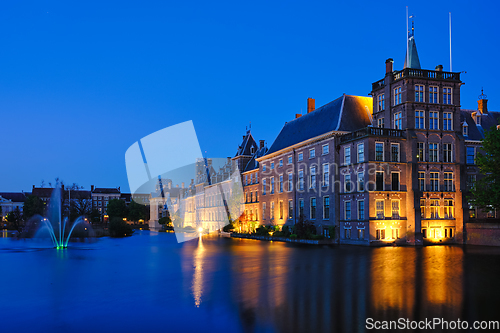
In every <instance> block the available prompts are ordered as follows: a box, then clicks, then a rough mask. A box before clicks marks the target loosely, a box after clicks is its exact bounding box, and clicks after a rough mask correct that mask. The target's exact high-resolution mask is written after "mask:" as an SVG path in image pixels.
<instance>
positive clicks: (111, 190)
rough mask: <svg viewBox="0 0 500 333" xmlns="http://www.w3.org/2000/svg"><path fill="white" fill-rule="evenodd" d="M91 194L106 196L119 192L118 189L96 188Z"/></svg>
mask: <svg viewBox="0 0 500 333" xmlns="http://www.w3.org/2000/svg"><path fill="white" fill-rule="evenodd" d="M92 193H108V194H119V193H120V190H119V189H118V188H104V187H102V188H96V189H94V191H92Z"/></svg>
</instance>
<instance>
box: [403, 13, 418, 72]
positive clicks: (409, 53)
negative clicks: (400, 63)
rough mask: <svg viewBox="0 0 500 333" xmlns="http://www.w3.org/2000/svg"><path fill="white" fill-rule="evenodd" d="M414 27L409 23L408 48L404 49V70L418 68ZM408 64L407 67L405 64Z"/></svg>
mask: <svg viewBox="0 0 500 333" xmlns="http://www.w3.org/2000/svg"><path fill="white" fill-rule="evenodd" d="M414 32H415V27H414V26H413V22H412V23H411V31H408V41H407V43H408V47H407V48H406V56H405V65H404V68H414V69H421V68H420V60H419V59H418V53H417V44H415V35H414ZM407 62H408V63H409V65H408V64H407Z"/></svg>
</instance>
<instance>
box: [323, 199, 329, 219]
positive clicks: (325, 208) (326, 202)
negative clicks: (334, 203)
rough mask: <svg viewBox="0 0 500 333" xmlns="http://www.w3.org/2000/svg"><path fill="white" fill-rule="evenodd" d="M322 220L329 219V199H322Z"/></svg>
mask: <svg viewBox="0 0 500 333" xmlns="http://www.w3.org/2000/svg"><path fill="white" fill-rule="evenodd" d="M323 219H324V220H328V219H330V197H323Z"/></svg>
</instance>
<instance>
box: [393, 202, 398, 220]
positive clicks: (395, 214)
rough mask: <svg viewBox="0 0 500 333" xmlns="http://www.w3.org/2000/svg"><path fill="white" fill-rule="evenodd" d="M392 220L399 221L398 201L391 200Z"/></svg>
mask: <svg viewBox="0 0 500 333" xmlns="http://www.w3.org/2000/svg"><path fill="white" fill-rule="evenodd" d="M391 204H392V218H393V219H399V200H392V202H391Z"/></svg>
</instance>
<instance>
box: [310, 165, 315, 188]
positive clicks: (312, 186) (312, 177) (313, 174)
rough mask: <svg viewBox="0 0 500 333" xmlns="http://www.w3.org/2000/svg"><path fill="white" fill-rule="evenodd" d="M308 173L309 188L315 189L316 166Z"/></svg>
mask: <svg viewBox="0 0 500 333" xmlns="http://www.w3.org/2000/svg"><path fill="white" fill-rule="evenodd" d="M310 171H311V178H310V184H309V188H316V166H312V167H311V168H310Z"/></svg>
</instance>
